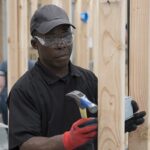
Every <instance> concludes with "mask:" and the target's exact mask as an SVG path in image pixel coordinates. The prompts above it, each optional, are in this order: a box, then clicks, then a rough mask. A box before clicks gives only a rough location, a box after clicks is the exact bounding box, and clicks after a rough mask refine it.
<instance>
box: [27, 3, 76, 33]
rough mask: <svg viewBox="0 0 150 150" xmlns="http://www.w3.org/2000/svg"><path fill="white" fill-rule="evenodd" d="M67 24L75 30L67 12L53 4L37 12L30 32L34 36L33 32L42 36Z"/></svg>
mask: <svg viewBox="0 0 150 150" xmlns="http://www.w3.org/2000/svg"><path fill="white" fill-rule="evenodd" d="M62 24H66V25H70V26H72V27H73V28H75V26H74V25H72V24H71V23H70V22H69V18H68V15H67V14H66V12H65V11H64V10H63V9H62V8H60V7H58V6H56V5H53V4H50V5H45V6H43V7H41V8H39V9H38V10H36V11H35V13H34V14H33V16H32V18H31V22H30V32H31V35H33V31H37V32H39V33H41V34H45V33H47V32H49V31H50V30H52V29H53V28H54V27H56V26H59V25H62Z"/></svg>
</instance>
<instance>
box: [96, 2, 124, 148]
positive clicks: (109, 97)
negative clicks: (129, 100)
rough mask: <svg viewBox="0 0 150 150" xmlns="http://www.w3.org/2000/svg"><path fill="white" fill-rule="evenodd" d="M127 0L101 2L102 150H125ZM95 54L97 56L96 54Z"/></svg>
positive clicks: (100, 113) (100, 84) (100, 123)
mask: <svg viewBox="0 0 150 150" xmlns="http://www.w3.org/2000/svg"><path fill="white" fill-rule="evenodd" d="M125 6H126V5H125V0H109V1H107V0H100V1H99V7H100V8H99V12H100V16H99V22H100V23H99V34H100V35H99V36H100V38H99V39H97V40H99V44H100V48H99V50H97V55H98V56H97V57H96V59H98V60H96V63H97V64H95V63H94V66H95V65H98V67H97V70H98V79H99V90H98V91H99V101H98V103H99V110H98V111H99V112H98V121H99V135H98V144H99V145H98V149H99V150H124V105H123V104H124V96H125ZM95 55H96V54H95Z"/></svg>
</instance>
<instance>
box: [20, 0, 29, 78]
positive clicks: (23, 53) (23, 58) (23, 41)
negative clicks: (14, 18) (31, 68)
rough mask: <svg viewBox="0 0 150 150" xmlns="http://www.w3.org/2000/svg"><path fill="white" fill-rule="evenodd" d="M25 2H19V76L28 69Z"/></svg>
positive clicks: (26, 8)
mask: <svg viewBox="0 0 150 150" xmlns="http://www.w3.org/2000/svg"><path fill="white" fill-rule="evenodd" d="M27 4H28V3H27V1H25V0H19V4H18V5H19V8H18V9H19V10H18V11H19V12H18V17H19V22H18V24H19V39H18V44H19V45H18V48H19V52H18V53H19V57H18V59H19V76H21V75H23V74H24V73H25V71H27V69H28V32H29V31H30V30H28V24H29V22H28V18H27V12H28V7H27Z"/></svg>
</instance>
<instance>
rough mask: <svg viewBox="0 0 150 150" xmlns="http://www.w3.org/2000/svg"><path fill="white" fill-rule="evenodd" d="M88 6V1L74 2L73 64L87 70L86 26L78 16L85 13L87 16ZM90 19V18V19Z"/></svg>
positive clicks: (78, 0)
mask: <svg viewBox="0 0 150 150" xmlns="http://www.w3.org/2000/svg"><path fill="white" fill-rule="evenodd" d="M89 4H90V0H85V1H84V2H83V1H80V0H76V1H75V11H74V14H75V26H76V28H77V29H76V31H75V52H74V54H75V56H76V57H75V63H76V64H77V65H79V66H81V67H84V68H89V52H90V51H89V47H88V42H89V41H88V38H89V37H88V24H89V19H88V20H87V22H83V21H81V18H80V15H81V13H83V12H87V14H88V15H89ZM90 19H91V18H90Z"/></svg>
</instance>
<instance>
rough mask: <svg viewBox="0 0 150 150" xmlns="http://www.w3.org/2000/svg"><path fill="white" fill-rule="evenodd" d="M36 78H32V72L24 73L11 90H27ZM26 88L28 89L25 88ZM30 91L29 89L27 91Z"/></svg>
mask: <svg viewBox="0 0 150 150" xmlns="http://www.w3.org/2000/svg"><path fill="white" fill-rule="evenodd" d="M35 78H36V76H33V74H32V70H29V71H27V72H25V73H24V74H23V75H22V76H21V77H20V78H19V79H18V80H17V81H16V82H15V84H14V86H13V88H12V89H16V88H20V89H29V88H30V87H31V86H32V83H33V82H34V80H35ZM27 87H28V88H27ZM29 90H30V89H29Z"/></svg>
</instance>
